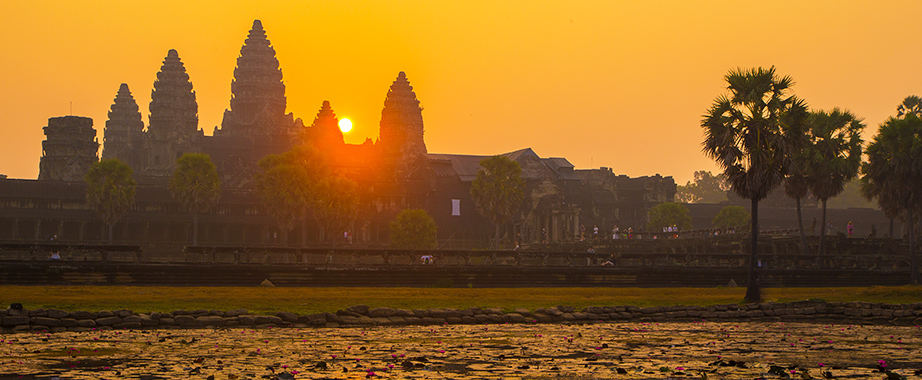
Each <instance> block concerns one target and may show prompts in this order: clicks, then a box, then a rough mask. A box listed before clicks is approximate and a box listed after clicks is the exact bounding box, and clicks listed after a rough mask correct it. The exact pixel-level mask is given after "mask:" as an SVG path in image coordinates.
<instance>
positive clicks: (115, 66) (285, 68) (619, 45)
mask: <svg viewBox="0 0 922 380" xmlns="http://www.w3.org/2000/svg"><path fill="white" fill-rule="evenodd" d="M2 9H3V11H4V14H5V15H6V17H4V21H3V22H2V23H0V25H2V26H0V31H2V33H3V35H4V36H5V37H4V39H3V44H2V48H0V49H2V52H3V54H2V57H0V136H2V137H3V138H2V139H0V174H7V175H9V176H10V177H11V178H36V177H37V175H38V163H39V158H40V157H41V154H42V149H41V142H42V140H43V139H44V136H43V134H42V127H43V126H45V125H47V120H48V118H49V117H55V116H62V115H67V114H71V110H70V109H71V103H72V104H73V112H72V114H74V115H80V116H88V117H91V118H93V120H94V124H95V127H96V129H97V131H98V135H99V140H100V142H102V139H103V133H102V130H103V127H104V126H105V122H106V118H107V116H106V114H107V112H108V110H109V107H110V106H111V105H112V102H113V99H114V98H115V94H116V92H117V91H118V87H119V84H120V83H123V82H124V83H127V84H128V85H129V87H130V88H131V91H132V94H133V95H134V97H135V99H136V100H137V102H138V105H139V106H140V108H141V113H142V115H143V118H144V121H145V125H146V123H147V117H148V110H147V108H148V104H149V103H150V92H151V89H152V86H153V82H154V79H155V78H156V73H157V71H158V70H159V69H160V66H161V64H162V61H163V58H164V57H165V56H166V53H167V51H168V50H169V49H171V48H173V49H176V50H178V51H179V56H180V58H181V59H182V61H183V63H184V64H185V67H186V70H187V72H188V73H189V75H190V77H191V80H192V84H193V86H194V88H195V92H196V97H197V99H198V105H199V114H198V115H199V127H200V128H203V129H204V130H205V133H206V134H211V133H212V130H213V129H214V127H215V126H217V125H220V123H221V117H222V114H223V112H224V110H225V109H226V108H228V107H229V101H230V84H231V80H232V78H233V71H234V67H235V65H236V58H237V56H238V55H239V52H240V47H241V45H242V44H243V41H244V39H245V38H246V35H247V32H248V31H249V29H250V27H251V26H252V23H253V20H254V19H257V18H258V19H260V20H262V23H263V26H264V28H265V30H266V32H267V34H268V37H269V40H270V41H271V42H272V45H273V46H274V47H275V50H276V52H277V56H278V59H279V62H280V64H281V67H282V72H283V75H284V81H285V84H286V85H287V96H288V111H289V112H293V113H294V115H295V117H300V118H302V119H304V121H305V124H310V122H311V120H313V118H314V116H315V115H316V113H317V111H318V110H319V109H320V105H321V103H322V102H323V101H324V100H329V101H330V102H331V104H332V106H333V109H334V111H335V112H336V113H337V114H338V115H339V116H340V117H341V118H342V117H347V118H350V119H352V121H353V122H354V129H353V130H352V132H350V133H348V134H347V135H346V141H347V142H350V143H360V142H362V141H364V140H365V139H366V138H372V139H375V138H376V137H377V134H378V122H379V120H380V117H381V109H382V107H383V104H384V97H385V95H386V93H387V89H388V86H389V85H390V84H391V82H392V81H393V80H394V79H395V78H396V77H397V73H398V72H400V71H405V72H406V73H407V76H408V78H409V80H410V83H411V84H412V85H413V86H414V88H415V90H416V94H417V96H418V98H419V100H420V101H421V103H422V106H423V107H424V111H423V119H424V122H425V132H426V145H427V147H428V149H429V152H430V153H458V154H497V153H504V152H508V151H512V150H517V149H521V148H526V147H531V148H533V149H534V150H535V152H536V153H538V154H539V155H540V156H542V157H566V158H567V159H569V160H570V162H572V163H573V164H574V165H576V167H577V168H590V167H591V168H597V167H600V166H607V167H612V168H613V170H614V171H615V173H619V174H627V175H630V176H641V175H653V174H656V173H659V174H662V175H671V176H673V177H675V178H676V181H677V182H678V183H680V184H684V183H685V181H687V180H689V179H691V176H692V173H693V172H694V171H695V170H700V169H708V170H714V168H715V167H714V164H713V162H712V161H711V160H709V159H708V158H706V157H705V156H704V155H703V154H702V153H701V141H702V129H701V127H700V121H701V115H702V114H703V113H704V112H705V111H706V110H707V108H708V107H709V106H710V104H711V102H712V101H713V100H714V98H715V97H716V96H717V95H719V94H722V93H723V92H724V87H725V84H724V82H723V75H724V74H726V73H727V71H728V70H729V69H731V68H736V67H744V68H748V67H755V66H765V67H768V66H772V65H774V66H776V68H777V71H778V72H779V73H780V74H784V75H790V76H792V77H793V78H794V80H795V81H796V85H795V86H794V89H795V93H796V94H798V95H799V96H801V97H803V98H805V99H806V100H807V101H808V103H809V104H810V106H811V107H813V108H820V109H828V108H831V107H836V106H838V107H843V108H848V109H850V110H852V111H853V112H854V113H855V114H857V115H859V116H860V117H863V118H864V119H865V122H866V124H867V125H868V127H869V128H868V130H867V131H866V133H865V139H866V140H867V139H870V138H871V137H872V136H873V133H876V130H877V125H878V124H879V123H880V122H881V121H883V120H884V119H886V117H888V116H890V115H893V114H894V113H895V110H896V107H897V105H898V104H899V103H900V102H901V101H902V99H903V98H904V97H906V96H908V95H911V94H918V95H922V48H920V44H922V42H920V41H919V35H920V34H919V27H918V25H919V22H918V19H919V16H920V15H922V2H919V1H886V2H878V1H800V0H798V1H773V2H771V3H765V2H752V1H736V0H734V1H722V2H720V1H707V2H698V1H630V2H628V1H535V0H528V1H460V0H459V1H395V0H389V1H341V0H337V1H323V2H320V1H316V2H314V1H311V2H300V1H275V2H273V1H252V2H250V1H227V0H222V1H188V0H186V1H171V0H161V1H156V2H143V1H124V0H119V1H41V2H31V1H7V0H3V1H2Z"/></svg>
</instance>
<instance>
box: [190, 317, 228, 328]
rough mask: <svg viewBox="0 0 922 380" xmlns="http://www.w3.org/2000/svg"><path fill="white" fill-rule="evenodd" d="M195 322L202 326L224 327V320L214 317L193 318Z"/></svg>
mask: <svg viewBox="0 0 922 380" xmlns="http://www.w3.org/2000/svg"><path fill="white" fill-rule="evenodd" d="M195 321H196V322H198V324H200V325H202V326H224V324H225V321H224V318H223V317H219V316H216V315H203V316H201V317H197V318H195Z"/></svg>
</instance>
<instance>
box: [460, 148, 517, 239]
mask: <svg viewBox="0 0 922 380" xmlns="http://www.w3.org/2000/svg"><path fill="white" fill-rule="evenodd" d="M524 188H525V181H524V180H522V168H521V167H520V166H519V163H518V162H515V161H512V160H510V159H509V158H508V157H505V156H493V157H488V158H484V159H483V160H481V161H480V169H478V170H477V178H476V179H474V182H473V183H472V184H471V199H473V201H474V206H475V207H477V212H479V213H480V215H483V216H485V217H486V218H487V219H490V221H491V222H493V226H494V228H495V229H496V235H495V236H494V240H493V243H492V244H491V246H493V247H494V248H497V247H499V232H500V229H501V228H502V226H503V224H505V223H506V222H507V221H509V219H511V218H512V216H513V215H515V213H516V211H518V210H519V207H520V206H521V205H522V201H523V200H524V199H525V191H524V190H523V189H524Z"/></svg>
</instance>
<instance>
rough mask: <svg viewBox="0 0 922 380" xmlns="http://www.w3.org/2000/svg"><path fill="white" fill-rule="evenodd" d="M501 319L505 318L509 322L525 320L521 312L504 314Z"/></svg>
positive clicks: (522, 321) (523, 321)
mask: <svg viewBox="0 0 922 380" xmlns="http://www.w3.org/2000/svg"><path fill="white" fill-rule="evenodd" d="M503 319H505V320H506V322H510V323H525V322H526V319H525V316H524V315H522V314H518V313H509V314H506V316H505V317H504V318H503Z"/></svg>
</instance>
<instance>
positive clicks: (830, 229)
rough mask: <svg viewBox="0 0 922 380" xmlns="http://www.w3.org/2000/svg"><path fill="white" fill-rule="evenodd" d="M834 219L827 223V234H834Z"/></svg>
mask: <svg viewBox="0 0 922 380" xmlns="http://www.w3.org/2000/svg"><path fill="white" fill-rule="evenodd" d="M832 232H833V231H832V221H831V220H830V221H829V224H827V225H826V235H832Z"/></svg>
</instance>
